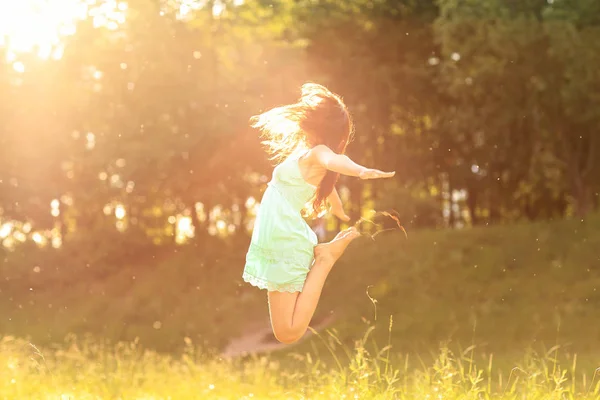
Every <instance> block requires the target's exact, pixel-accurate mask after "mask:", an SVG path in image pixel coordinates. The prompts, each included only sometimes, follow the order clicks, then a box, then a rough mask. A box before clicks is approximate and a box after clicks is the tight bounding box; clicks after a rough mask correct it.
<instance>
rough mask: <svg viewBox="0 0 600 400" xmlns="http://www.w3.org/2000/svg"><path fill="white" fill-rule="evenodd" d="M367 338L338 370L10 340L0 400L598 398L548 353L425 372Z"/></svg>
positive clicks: (466, 358)
mask: <svg viewBox="0 0 600 400" xmlns="http://www.w3.org/2000/svg"><path fill="white" fill-rule="evenodd" d="M367 337H368V332H367V333H366V334H365V337H364V338H363V339H361V340H359V341H358V342H357V343H356V344H355V346H354V348H351V349H345V350H346V354H347V356H346V357H336V358H335V359H334V362H332V363H329V364H328V363H325V362H323V361H322V360H321V359H319V358H318V357H315V356H314V355H311V354H310V353H306V354H302V353H290V354H289V355H290V357H289V358H290V361H289V362H287V363H286V364H285V366H284V364H282V363H281V362H280V361H279V360H277V359H273V358H269V357H267V356H262V357H252V358H248V359H245V360H242V359H237V360H223V359H221V358H219V357H217V356H215V355H210V354H204V353H201V352H199V351H198V350H197V349H196V348H195V347H194V345H193V344H192V343H191V341H190V340H189V339H188V340H187V341H186V347H185V351H184V352H183V354H182V355H181V356H179V357H172V356H167V355H160V354H157V353H155V352H153V351H149V350H143V349H142V348H141V347H140V346H139V345H138V344H137V343H135V342H132V343H122V344H119V345H117V346H114V347H107V346H104V345H102V344H99V343H98V342H95V341H93V340H92V341H90V340H83V341H82V340H79V341H78V340H75V339H74V338H71V339H69V340H68V341H67V343H65V345H64V346H63V347H62V348H61V349H54V350H52V349H39V348H37V347H35V346H33V345H32V344H31V343H29V342H26V341H23V340H17V339H14V338H11V337H4V338H2V339H0V399H11V400H12V399H57V400H58V399H59V400H71V399H139V400H142V399H143V400H149V399H153V400H158V399H245V400H248V399H336V400H337V399H432V400H433V399H465V400H466V399H473V400H480V399H528V400H535V399H556V400H564V399H597V398H600V379H599V378H600V376H598V373H599V372H600V368H599V369H598V370H596V371H594V370H588V371H586V370H582V369H581V368H579V367H578V364H577V360H576V359H573V360H572V361H571V363H569V364H567V365H559V364H557V363H556V358H555V354H554V352H552V351H551V352H549V353H548V354H546V355H542V356H538V355H536V354H534V353H528V354H525V355H524V356H523V358H522V360H521V362H520V363H518V364H516V365H515V366H514V367H513V368H509V369H505V370H501V369H498V368H497V367H496V366H495V365H494V362H493V357H490V358H489V359H488V360H487V362H485V363H483V364H482V365H477V364H476V363H474V362H473V359H472V353H473V351H472V349H471V350H469V349H467V351H465V352H464V353H463V354H458V355H457V354H453V353H452V352H450V351H449V350H447V349H442V350H441V351H440V352H439V354H438V356H437V358H436V359H435V360H434V362H433V363H431V364H430V365H425V364H422V363H421V362H420V361H419V360H412V359H410V357H408V356H401V355H397V354H396V356H395V357H394V356H392V352H391V351H390V348H389V347H384V348H382V349H380V350H379V351H374V350H373V349H372V350H371V351H369V350H368V349H367V346H366V345H367ZM329 338H331V336H329ZM323 339H324V340H325V341H327V339H325V338H323ZM334 341H335V340H334ZM330 350H331V351H332V353H335V351H334V349H330Z"/></svg>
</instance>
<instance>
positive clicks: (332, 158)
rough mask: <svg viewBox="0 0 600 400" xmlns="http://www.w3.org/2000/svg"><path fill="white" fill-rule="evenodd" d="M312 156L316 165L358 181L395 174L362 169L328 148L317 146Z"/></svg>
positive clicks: (348, 158) (343, 155) (345, 156)
mask: <svg viewBox="0 0 600 400" xmlns="http://www.w3.org/2000/svg"><path fill="white" fill-rule="evenodd" d="M312 153H313V156H314V157H315V160H316V162H317V163H318V164H320V165H321V166H323V167H324V168H326V169H328V170H330V171H334V172H338V173H340V174H344V175H348V176H357V177H359V178H360V179H376V178H390V177H392V176H394V174H395V172H383V171H379V170H377V169H372V168H367V167H363V166H362V165H360V164H357V163H355V162H354V161H352V160H351V159H350V157H348V156H347V155H345V154H336V153H334V152H333V151H332V150H331V149H330V148H329V147H327V146H323V145H319V146H315V147H314V148H313V149H312Z"/></svg>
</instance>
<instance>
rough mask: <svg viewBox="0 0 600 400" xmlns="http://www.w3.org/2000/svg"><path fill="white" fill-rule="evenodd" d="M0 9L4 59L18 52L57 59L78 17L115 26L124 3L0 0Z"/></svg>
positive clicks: (122, 19)
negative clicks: (64, 40) (64, 39)
mask: <svg viewBox="0 0 600 400" xmlns="http://www.w3.org/2000/svg"><path fill="white" fill-rule="evenodd" d="M0 10H2V11H1V12H0V47H5V48H6V50H7V51H6V61H7V62H13V61H15V59H16V55H17V54H22V53H35V54H37V56H38V57H39V58H40V59H43V60H47V59H50V58H53V59H55V60H59V59H60V58H61V57H62V55H63V52H64V43H63V40H62V39H63V38H64V37H68V36H73V35H74V34H75V33H76V31H77V23H78V22H79V21H82V20H85V19H86V18H88V16H89V17H92V18H93V23H94V26H95V27H97V28H100V27H104V28H107V29H110V30H115V29H117V28H118V27H119V25H121V24H123V23H124V22H125V12H126V11H127V10H128V5H127V2H125V1H120V2H117V1H115V0H98V1H97V0H87V1H84V0H0ZM13 67H14V68H15V70H17V72H23V71H19V69H23V68H22V67H20V66H19V67H18V68H19V69H17V66H16V65H13Z"/></svg>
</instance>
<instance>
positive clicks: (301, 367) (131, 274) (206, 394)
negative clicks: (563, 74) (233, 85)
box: [0, 216, 600, 399]
mask: <svg viewBox="0 0 600 400" xmlns="http://www.w3.org/2000/svg"><path fill="white" fill-rule="evenodd" d="M96 246H97V248H103V246H104V245H103V244H102V243H100V244H96ZM244 246H245V244H244V243H234V244H231V247H230V248H227V249H223V248H217V247H214V248H210V247H209V248H208V249H203V250H198V249H196V248H195V247H187V248H162V249H158V250H153V251H148V252H144V253H143V254H129V255H128V256H125V255H123V254H124V253H122V252H120V251H129V250H128V248H127V247H126V246H122V248H121V249H116V250H114V251H111V252H109V253H106V254H104V253H102V254H98V253H94V249H93V248H90V249H86V248H78V249H77V250H78V252H76V253H73V252H72V250H69V251H70V252H67V250H68V249H67V250H65V252H63V253H61V252H58V253H56V252H55V253H52V252H47V253H34V252H21V253H10V254H7V255H6V256H5V260H4V261H5V262H4V263H2V265H0V276H2V277H3V280H0V315H1V316H2V318H0V337H2V336H5V339H4V340H3V342H2V350H1V352H0V399H2V398H9V399H13V398H15V399H21V398H27V394H26V393H27V390H30V391H34V392H35V393H42V392H43V393H48V394H49V395H50V394H52V395H54V394H56V395H57V396H58V395H60V394H61V393H66V394H67V395H69V393H70V394H72V395H74V397H73V398H86V397H85V395H84V394H85V393H92V394H94V395H97V396H98V397H93V396H92V397H89V396H88V397H87V398H119V397H120V398H123V399H128V398H147V399H149V398H156V399H158V398H168V396H169V395H170V396H171V398H173V399H177V398H236V399H239V398H244V397H243V396H244V395H245V394H244V393H246V395H247V396H248V398H250V393H252V394H253V395H254V398H266V394H267V393H274V395H273V396H274V397H272V398H311V399H312V398H336V399H337V398H342V395H343V394H345V395H346V396H347V397H346V398H353V396H355V395H357V394H358V396H359V397H358V398H419V399H424V398H427V397H426V396H427V395H428V394H429V395H430V396H431V397H430V398H432V399H433V398H436V396H438V395H440V394H442V395H443V398H471V397H472V398H477V399H480V398H486V397H485V396H486V395H484V394H483V393H488V394H489V395H490V396H492V394H493V396H496V398H500V397H498V396H500V395H501V394H502V393H504V396H505V398H515V399H516V398H519V399H520V398H528V399H529V398H556V399H559V398H560V399H563V398H585V397H582V396H584V395H585V394H586V393H588V397H589V398H595V397H593V394H594V393H596V392H594V390H596V389H595V388H596V386H595V385H596V383H597V381H598V376H597V375H595V369H596V368H597V367H600V362H599V360H600V347H599V346H598V343H600V314H598V312H597V310H598V306H600V293H599V292H600V216H594V217H590V218H589V219H587V220H585V221H579V220H565V221H555V222H541V223H535V224H517V225H507V226H495V227H480V228H474V229H465V230H460V231H443V230H442V231H419V232H410V231H409V236H408V239H406V238H404V236H403V235H401V234H395V233H389V234H382V235H379V236H378V237H377V238H376V240H375V241H372V240H370V239H369V238H366V237H365V238H361V239H359V240H357V241H355V242H354V243H353V244H352V245H351V246H350V248H349V249H348V251H347V253H346V255H345V256H344V257H343V258H342V259H341V260H340V262H339V263H338V265H336V267H335V268H334V270H333V272H332V274H331V275H330V278H329V280H328V281H327V283H326V286H325V289H324V292H323V296H322V301H321V303H320V305H319V308H318V310H317V315H316V317H317V318H319V319H321V318H323V317H326V316H334V317H335V319H334V323H333V325H332V326H331V327H330V328H331V330H330V332H332V333H333V335H330V334H329V333H325V332H323V333H322V334H321V335H320V337H313V338H312V339H310V340H308V341H304V342H302V343H300V344H298V345H295V346H290V347H286V349H285V350H283V351H279V352H276V353H273V354H271V355H269V358H256V359H252V358H251V357H250V358H248V357H247V358H243V359H240V360H236V361H224V360H219V359H218V357H217V356H216V355H215V353H212V350H211V351H209V352H206V351H202V352H201V353H199V352H198V351H197V350H194V352H193V354H192V353H190V352H191V351H192V350H191V347H190V346H189V345H185V340H184V338H191V340H192V341H193V343H194V344H197V345H199V346H200V347H202V348H203V349H216V350H215V351H218V350H219V349H222V348H223V346H224V345H225V344H226V343H227V342H228V341H229V340H230V339H231V338H232V337H235V336H238V335H239V334H240V333H241V332H242V331H243V330H244V329H245V328H246V327H247V326H248V324H249V323H253V322H255V321H257V320H263V321H266V319H267V307H266V301H265V300H266V299H265V293H264V292H260V291H258V290H256V289H255V288H253V287H250V286H249V285H247V284H245V283H243V282H242V281H241V277H240V275H241V270H242V268H243V256H244V253H243V250H244ZM123 260H128V261H123ZM36 267H37V268H36ZM390 318H393V326H392V329H391V331H390V330H389V329H388V327H389V322H390ZM366 331H369V339H368V340H364V341H363V340H362V338H363V336H364V334H365V332H366ZM71 334H75V335H76V336H77V337H79V338H83V337H86V338H87V339H85V341H83V342H80V343H78V344H77V346H75V345H74V344H73V339H68V340H67V342H65V337H70V336H69V335H71ZM86 335H88V336H86ZM9 336H10V337H16V338H22V340H21V339H14V340H12V339H7V338H6V337H9ZM333 336H335V339H334V338H333ZM136 338H137V339H136ZM136 340H137V344H136V345H135V346H133V345H131V344H125V345H123V344H122V345H115V344H114V343H117V342H122V343H134V342H135V341H136ZM30 342H31V343H33V344H34V345H35V346H37V347H38V348H39V349H41V350H40V352H39V353H41V354H42V355H43V356H44V357H45V360H46V361H43V359H41V356H40V355H39V354H38V352H37V351H36V350H34V349H33V347H31V346H30V345H29V344H28V343H30ZM357 343H358V346H357ZM388 345H390V346H391V350H390V352H389V356H388V354H387V350H385V351H384V352H383V354H382V355H380V356H378V354H379V352H380V351H381V350H380V349H383V348H386V346H388ZM132 346H133V347H132ZM141 349H152V350H143V351H142V350H141ZM440 349H447V350H443V351H441V350H440ZM528 349H530V350H528ZM366 350H368V353H369V354H370V356H368V357H366V356H365V351H366ZM154 351H157V352H154ZM446 351H450V352H451V354H453V357H452V359H453V360H454V361H452V362H450V358H448V357H447V355H448V353H446ZM36 354H38V355H36ZM199 354H201V355H199ZM210 354H213V355H212V356H211V355H210ZM535 354H537V356H535ZM309 355H310V356H309ZM31 357H33V360H34V361H29V359H30V358H31ZM381 357H383V358H381ZM338 361H339V363H338ZM490 362H491V367H489V365H490ZM15 363H16V364H15ZM556 364H558V365H560V366H562V367H560V368H559V367H558V366H557V365H556ZM267 366H268V367H267ZM475 366H477V367H475ZM517 367H518V368H517ZM440 368H441V370H444V368H448V369H450V370H452V371H453V372H448V373H447V374H444V373H442V372H439V371H438V370H440ZM436 369H437V370H436ZM317 370H318V371H319V372H318V373H317V372H316V371H317ZM382 371H383V372H382ZM386 371H387V372H386ZM390 371H391V372H390ZM469 371H470V372H469ZM474 371H475V372H474ZM473 373H481V374H482V375H481V379H482V380H481V381H479V380H478V379H479V378H477V379H475V378H473V375H472V374H473ZM563 373H564V374H565V375H564V376H563V375H561V374H563ZM389 374H392V375H389ZM394 374H396V375H394ZM557 374H558V375H557ZM390 376H395V377H396V378H394V379H392V378H390ZM475 376H477V375H475ZM8 377H10V378H8ZM361 377H363V378H361ZM442 377H447V378H443V379H442ZM509 377H510V379H509ZM359 378H360V379H359ZM563 378H564V379H565V380H564V381H563ZM353 379H354V380H356V382H355V383H353V382H354V381H353ZM13 380H14V382H13ZM363 381H364V382H363ZM388 381H390V382H391V381H393V384H389V382H388ZM474 381H477V384H476V385H475V386H473V385H474V384H473V382H474ZM211 384H213V385H215V388H214V389H210V385H211ZM513 385H514V386H513ZM351 388H353V390H354V391H350V389H351ZM436 388H437V389H436ZM590 388H591V389H590ZM446 390H447V391H448V392H445V391H446ZM480 390H483V392H478V391H480ZM563 390H564V393H563ZM36 391H37V392H36ZM303 391H304V392H303ZM440 391H443V393H442V392H440ZM321 392H322V393H323V394H321ZM477 393H481V395H480V394H477ZM511 393H512V394H511ZM524 393H525V394H524ZM198 394H199V395H198ZM75 395H76V396H75ZM2 396H4V397H2ZM90 396H91V394H90ZM186 396H187V397H186ZM277 396H279V397H277ZM302 396H304V397H302ZM319 396H320V397H319ZM402 396H404V397H402ZM470 396H471V397H470ZM511 396H512V397H511ZM524 396H525V397H524ZM536 396H537V397H536ZM570 396H571V397H570ZM573 396H575V397H573ZM594 396H595V395H594ZM40 398H53V397H52V396H50V397H40ZM54 398H60V397H54ZM66 398H68V397H66Z"/></svg>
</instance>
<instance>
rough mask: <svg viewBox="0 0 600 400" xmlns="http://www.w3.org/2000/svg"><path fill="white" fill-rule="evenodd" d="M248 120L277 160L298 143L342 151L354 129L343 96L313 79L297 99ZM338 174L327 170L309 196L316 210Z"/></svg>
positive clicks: (320, 205) (296, 147)
mask: <svg viewBox="0 0 600 400" xmlns="http://www.w3.org/2000/svg"><path fill="white" fill-rule="evenodd" d="M250 123H251V126H252V127H254V128H257V129H259V130H260V131H261V138H263V139H264V140H263V142H262V144H263V145H264V146H265V148H266V150H267V153H269V155H270V156H271V159H272V160H275V161H276V162H277V163H280V162H282V161H283V160H285V159H286V158H287V157H288V156H290V154H292V153H293V152H294V151H295V150H296V149H298V148H299V147H301V146H305V147H308V148H310V147H314V146H317V145H319V144H324V145H326V146H327V147H329V148H330V149H331V150H333V151H334V152H336V153H338V154H343V153H344V152H345V151H346V146H347V145H348V142H349V141H350V140H351V138H352V135H353V133H354V124H353V122H352V117H351V116H350V113H349V112H348V108H347V107H346V105H345V104H344V102H343V101H342V98H341V97H340V96H338V95H337V94H335V93H332V92H331V91H330V90H329V89H327V88H326V87H325V86H322V85H318V84H315V83H306V84H304V85H302V93H301V96H300V99H299V100H298V102H296V103H294V104H289V105H286V106H281V107H276V108H273V109H271V110H269V111H267V112H265V113H263V114H260V115H256V116H254V117H252V118H251V119H250ZM338 178H339V174H338V173H336V172H333V171H327V172H326V173H325V176H324V177H323V179H322V180H321V182H320V183H319V185H318V186H317V191H316V193H315V197H314V198H313V199H312V208H313V210H314V212H315V213H316V214H320V212H321V211H323V210H324V209H325V205H326V199H327V197H328V196H329V195H330V194H331V192H332V191H333V188H334V186H335V184H336V182H337V180H338Z"/></svg>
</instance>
